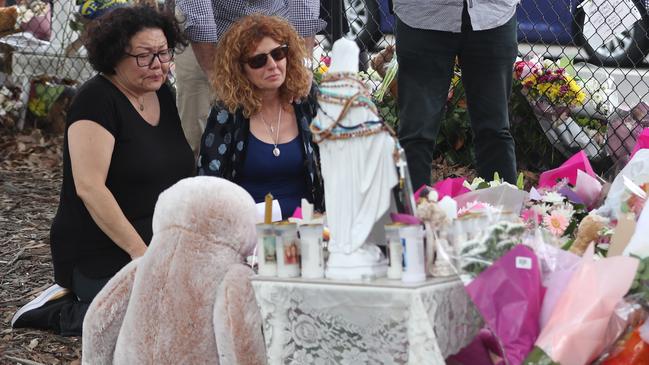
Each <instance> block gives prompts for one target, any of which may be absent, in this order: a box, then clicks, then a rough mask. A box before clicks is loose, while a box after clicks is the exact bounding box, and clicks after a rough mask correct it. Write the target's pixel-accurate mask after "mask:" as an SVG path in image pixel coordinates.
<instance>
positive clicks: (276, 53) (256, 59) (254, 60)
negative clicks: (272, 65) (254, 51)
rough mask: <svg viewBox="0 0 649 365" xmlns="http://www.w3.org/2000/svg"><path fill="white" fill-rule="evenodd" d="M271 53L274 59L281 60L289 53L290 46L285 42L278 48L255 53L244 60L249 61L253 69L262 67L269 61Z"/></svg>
mask: <svg viewBox="0 0 649 365" xmlns="http://www.w3.org/2000/svg"><path fill="white" fill-rule="evenodd" d="M269 55H270V56H271V57H272V58H273V60H275V61H281V60H283V59H285V58H286V56H287V55H288V46H287V45H286V44H283V45H281V46H279V47H277V48H273V49H272V50H271V51H270V52H268V53H260V54H258V55H254V56H252V57H250V58H248V59H247V60H245V61H243V62H244V63H247V64H248V66H250V68H252V69H257V68H262V67H264V66H266V63H268V56H269Z"/></svg>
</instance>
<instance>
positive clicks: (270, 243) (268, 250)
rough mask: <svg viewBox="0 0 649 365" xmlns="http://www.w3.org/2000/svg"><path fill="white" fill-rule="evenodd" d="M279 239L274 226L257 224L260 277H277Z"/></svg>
mask: <svg viewBox="0 0 649 365" xmlns="http://www.w3.org/2000/svg"><path fill="white" fill-rule="evenodd" d="M276 242H277V238H276V236H275V229H274V227H273V225H272V224H257V261H258V262H259V271H258V272H259V275H263V276H276V275H277V252H276V250H277V244H276Z"/></svg>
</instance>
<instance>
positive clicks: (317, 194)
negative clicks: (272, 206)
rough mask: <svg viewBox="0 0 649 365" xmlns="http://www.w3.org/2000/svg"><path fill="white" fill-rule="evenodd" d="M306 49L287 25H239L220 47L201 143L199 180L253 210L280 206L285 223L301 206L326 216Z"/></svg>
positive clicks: (265, 19) (268, 20)
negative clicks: (216, 184) (272, 201)
mask: <svg viewBox="0 0 649 365" xmlns="http://www.w3.org/2000/svg"><path fill="white" fill-rule="evenodd" d="M306 56H307V53H306V49H305V47H304V43H303V41H302V39H301V38H300V36H299V35H298V34H297V33H296V31H295V30H294V29H293V28H292V27H291V25H290V24H289V23H288V22H286V21H285V20H283V19H281V18H278V17H272V16H264V15H251V16H247V17H244V18H241V19H240V20H239V21H237V22H236V23H234V24H233V25H232V27H230V29H229V30H228V31H227V32H226V33H225V34H224V35H223V37H222V38H221V40H220V41H219V44H218V46H217V53H216V57H215V62H214V79H213V80H212V84H213V87H214V89H215V91H216V97H217V100H218V102H217V104H216V105H215V106H214V107H213V108H212V110H211V112H210V116H209V118H208V121H207V127H206V128H205V132H204V133H203V138H202V141H201V152H200V156H199V159H198V172H199V174H200V175H212V176H218V177H223V178H226V179H228V180H232V181H234V182H236V183H237V184H239V185H241V186H242V187H243V188H245V189H246V190H247V191H248V192H249V193H250V195H252V197H253V198H254V199H255V201H256V202H257V203H260V202H262V201H264V196H265V195H266V194H267V193H269V192H270V193H272V194H273V196H274V197H275V198H276V199H278V201H279V205H280V208H281V211H282V217H283V219H286V218H287V217H290V216H291V215H292V213H293V211H294V210H295V208H297V207H298V206H300V201H301V199H302V198H306V199H307V200H309V201H310V202H311V203H313V204H314V205H315V208H316V210H320V211H322V210H323V208H324V207H323V201H324V199H323V189H322V180H321V177H320V171H319V162H318V153H317V146H315V145H314V144H313V143H312V141H311V133H310V131H309V124H310V123H311V120H312V119H313V117H314V116H315V114H316V111H317V101H316V99H315V89H314V88H313V87H312V86H311V74H310V72H311V71H310V70H308V69H307V68H306V67H304V65H303V60H304V59H305V57H306Z"/></svg>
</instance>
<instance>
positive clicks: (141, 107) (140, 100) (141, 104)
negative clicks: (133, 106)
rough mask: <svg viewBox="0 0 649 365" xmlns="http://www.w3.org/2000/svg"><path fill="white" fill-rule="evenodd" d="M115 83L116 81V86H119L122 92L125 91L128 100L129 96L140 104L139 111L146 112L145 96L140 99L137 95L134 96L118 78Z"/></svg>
mask: <svg viewBox="0 0 649 365" xmlns="http://www.w3.org/2000/svg"><path fill="white" fill-rule="evenodd" d="M116 76H117V75H116ZM115 81H116V83H115V84H117V85H118V86H119V88H120V89H121V90H123V91H124V92H125V93H126V94H127V98H128V96H131V97H133V98H135V101H136V102H137V104H138V109H140V111H141V112H143V111H144V96H141V97H139V98H138V97H137V95H135V94H133V93H132V92H131V91H130V90H129V89H127V88H126V86H124V85H122V82H121V81H118V80H117V77H115Z"/></svg>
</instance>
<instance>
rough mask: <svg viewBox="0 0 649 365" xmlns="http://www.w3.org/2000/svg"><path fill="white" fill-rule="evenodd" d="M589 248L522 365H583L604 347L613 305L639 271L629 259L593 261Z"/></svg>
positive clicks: (592, 250)
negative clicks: (554, 364) (556, 364)
mask: <svg viewBox="0 0 649 365" xmlns="http://www.w3.org/2000/svg"><path fill="white" fill-rule="evenodd" d="M593 256H594V249H593V246H592V245H591V246H590V247H589V248H588V250H587V251H586V253H585V254H584V256H583V257H582V259H581V262H580V264H579V266H578V267H577V269H576V270H575V272H574V273H573V274H572V277H571V278H570V282H569V283H568V285H567V286H566V288H565V289H564V290H563V293H562V294H561V296H560V297H559V299H558V301H557V303H556V305H555V308H554V310H553V312H552V314H551V315H550V319H549V320H548V323H547V324H546V325H545V327H544V328H543V329H542V331H541V334H540V335H539V338H538V340H537V341H536V344H535V348H534V351H533V352H532V353H531V354H530V355H529V356H528V358H527V359H526V361H525V364H529V365H536V364H552V363H558V364H560V365H586V364H590V362H591V361H593V360H594V359H595V358H596V357H597V356H598V355H599V354H600V353H601V352H602V351H603V350H604V349H605V348H606V347H607V345H608V344H607V343H606V337H607V336H606V332H607V327H608V325H609V322H610V320H611V317H612V315H613V312H614V310H615V307H616V305H617V304H618V302H619V301H620V300H621V299H622V297H623V296H624V295H625V294H626V293H627V292H628V291H629V288H630V286H631V282H632V280H633V278H634V276H635V273H636V270H637V268H638V260H637V259H635V258H632V257H623V256H616V257H608V258H604V259H600V260H594V259H593Z"/></svg>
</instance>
